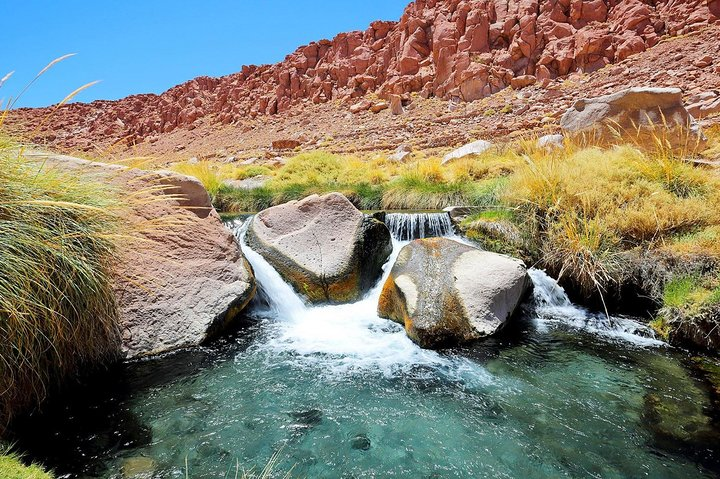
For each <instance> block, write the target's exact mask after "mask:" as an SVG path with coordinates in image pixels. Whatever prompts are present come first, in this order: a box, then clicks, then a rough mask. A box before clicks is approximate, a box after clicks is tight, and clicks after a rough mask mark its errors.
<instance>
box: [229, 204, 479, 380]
mask: <svg viewBox="0 0 720 479" xmlns="http://www.w3.org/2000/svg"><path fill="white" fill-rule="evenodd" d="M250 221H252V218H249V219H247V220H236V221H232V222H228V223H226V224H227V226H228V227H229V228H230V229H231V230H232V231H233V233H234V234H235V237H236V238H237V240H238V242H239V244H240V247H241V249H242V251H243V254H244V255H245V257H246V258H247V260H248V262H249V263H250V264H251V265H252V267H253V270H254V272H255V279H256V281H257V283H258V289H259V291H260V293H259V294H260V295H261V296H262V297H263V298H264V299H265V301H266V302H267V303H268V305H267V310H265V309H263V308H260V307H258V306H255V307H253V308H252V309H251V310H250V311H249V314H250V315H251V316H253V317H256V318H257V319H259V320H266V321H267V323H266V327H265V328H264V329H265V330H266V332H267V334H268V336H269V337H268V339H267V341H265V342H263V343H262V344H260V345H258V346H257V347H261V348H264V349H267V350H269V351H270V352H271V353H272V355H273V356H274V357H278V358H288V357H290V358H297V356H298V355H299V356H301V357H302V358H303V360H304V361H308V362H313V363H320V364H322V366H323V368H324V369H325V370H326V371H327V374H328V375H335V376H338V377H344V376H345V375H347V374H348V373H351V372H357V371H367V370H373V371H380V372H382V373H383V374H385V375H386V376H394V375H395V374H396V373H399V372H401V371H402V372H405V373H406V372H408V371H409V370H416V369H417V368H418V367H423V366H426V367H429V368H431V369H433V370H435V371H442V373H443V374H444V375H445V376H446V377H452V378H454V379H461V380H463V381H465V382H466V383H468V384H471V383H482V384H484V383H486V382H487V381H488V378H489V375H488V374H487V373H486V372H485V371H484V369H482V368H478V367H472V366H471V365H470V362H469V360H459V359H458V360H455V359H453V360H450V359H448V358H446V357H444V356H441V355H439V354H438V353H436V352H434V351H430V350H424V349H421V348H420V347H418V346H417V345H416V344H415V343H413V342H412V341H411V340H410V338H408V337H407V335H406V334H405V329H404V328H403V327H402V326H401V325H399V324H397V323H393V322H392V321H388V320H386V319H382V318H380V317H379V316H378V315H377V303H378V300H379V298H380V293H381V291H382V286H383V284H384V283H385V280H386V279H387V277H388V275H389V274H390V269H391V267H392V265H393V264H394V262H395V259H396V258H397V255H398V254H399V252H400V250H401V249H402V247H403V246H405V245H406V244H407V241H405V242H401V241H397V240H393V251H392V254H391V255H390V258H389V259H388V261H387V263H386V264H385V266H384V267H383V270H384V272H383V275H382V277H381V278H380V279H379V281H378V283H377V284H376V285H375V287H373V288H372V289H371V290H370V291H368V292H367V293H366V294H365V296H364V297H363V298H361V299H360V300H359V301H357V302H355V303H349V304H318V305H313V304H307V303H306V302H305V301H304V300H303V299H302V298H301V297H300V296H299V295H298V294H297V293H296V292H295V290H294V289H293V288H292V286H290V285H289V284H288V283H286V282H285V281H284V280H283V279H282V277H281V276H280V274H279V273H278V272H277V271H276V270H275V269H274V268H273V267H272V265H270V264H269V263H268V262H267V261H266V260H265V259H264V258H263V257H262V256H261V255H260V254H258V253H257V252H255V251H253V249H252V248H250V247H249V246H248V245H247V243H246V242H245V233H246V231H247V228H248V227H249V224H250V223H249V222H250ZM288 355H289V356H288ZM288 360H290V359H288Z"/></svg>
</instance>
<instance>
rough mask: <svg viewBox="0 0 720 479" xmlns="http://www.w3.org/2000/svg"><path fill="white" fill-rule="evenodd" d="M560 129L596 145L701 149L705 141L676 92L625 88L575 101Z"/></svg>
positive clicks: (673, 89) (679, 93)
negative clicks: (627, 142)
mask: <svg viewBox="0 0 720 479" xmlns="http://www.w3.org/2000/svg"><path fill="white" fill-rule="evenodd" d="M560 126H561V127H562V129H563V130H565V131H566V132H567V133H570V134H575V135H577V134H582V135H586V136H588V137H590V138H591V139H593V140H595V141H597V142H599V143H612V142H614V141H617V140H618V139H620V138H625V139H628V138H629V139H631V140H636V141H650V144H654V138H652V137H656V138H661V139H663V140H665V141H667V142H669V144H670V145H671V146H672V147H673V148H687V149H690V150H699V149H702V148H703V147H704V146H705V145H706V143H707V138H705V136H704V135H703V134H702V132H701V131H700V127H699V125H698V123H697V122H696V121H695V119H694V118H693V117H692V116H691V115H690V114H689V113H688V111H687V110H686V109H685V106H684V104H683V100H682V91H681V90H680V89H679V88H629V89H627V90H623V91H620V92H617V93H613V94H612V95H604V96H600V97H597V98H591V99H584V100H578V101H576V102H575V104H573V106H572V107H571V108H570V109H569V110H568V111H567V112H565V114H564V115H563V117H562V119H561V121H560Z"/></svg>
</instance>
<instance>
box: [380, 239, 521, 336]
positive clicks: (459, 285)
mask: <svg viewBox="0 0 720 479" xmlns="http://www.w3.org/2000/svg"><path fill="white" fill-rule="evenodd" d="M531 284H532V282H531V280H530V277H529V276H528V274H527V270H526V269H525V265H524V264H523V263H522V261H520V260H516V259H513V258H510V257H509V256H504V255H499V254H496V253H490V252H487V251H481V250H479V249H477V248H474V247H472V246H468V245H465V244H463V243H459V242H457V241H454V240H452V239H448V238H431V239H422V240H415V241H413V242H412V243H410V244H408V245H407V246H405V247H404V248H403V249H402V250H401V251H400V254H399V255H398V258H397V261H396V262H395V265H394V266H393V268H392V271H391V273H390V276H389V277H388V279H387V281H386V282H385V285H384V286H383V290H382V294H381V296H380V300H379V302H378V314H379V315H380V316H381V317H383V318H388V319H391V320H393V321H395V322H398V323H400V324H402V325H403V326H405V331H406V332H407V334H408V336H409V337H410V338H411V339H412V340H413V341H414V342H416V343H417V344H418V345H420V346H421V347H423V348H437V347H442V346H446V345H452V344H457V343H461V342H465V341H470V340H475V339H480V338H483V337H486V336H489V335H492V334H494V333H495V332H497V331H498V330H499V329H500V328H502V327H503V326H504V325H505V323H506V322H507V321H508V319H510V317H511V316H512V315H513V313H514V312H515V311H516V309H517V307H518V306H519V304H520V302H521V301H522V300H523V298H524V297H525V294H526V293H527V292H528V290H529V289H530V287H531Z"/></svg>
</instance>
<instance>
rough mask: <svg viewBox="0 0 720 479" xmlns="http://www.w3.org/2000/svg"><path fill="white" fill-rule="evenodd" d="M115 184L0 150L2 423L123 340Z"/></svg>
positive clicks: (108, 353)
mask: <svg viewBox="0 0 720 479" xmlns="http://www.w3.org/2000/svg"><path fill="white" fill-rule="evenodd" d="M119 208H120V203H119V201H118V200H117V199H116V195H115V193H114V192H113V191H112V189H111V187H109V186H108V185H106V184H102V183H98V182H94V181H88V179H87V178H84V177H82V176H79V175H77V174H71V173H61V172H59V171H55V170H52V169H50V168H46V167H44V166H43V165H37V164H32V163H29V162H27V161H26V160H25V159H24V157H23V156H22V155H21V154H20V153H18V152H17V150H14V149H10V148H7V147H6V148H3V149H0V264H2V265H3V267H2V270H0V335H1V336H2V337H3V341H2V342H0V392H2V394H1V395H0V398H1V399H0V429H1V428H2V426H3V425H5V424H7V422H8V421H9V419H10V418H11V417H12V415H13V412H14V411H17V410H22V409H24V408H26V407H28V406H33V405H36V404H38V403H39V402H40V401H41V400H42V399H43V398H44V397H45V395H46V394H47V392H48V389H49V388H52V387H53V386H55V385H57V384H58V383H59V382H60V381H61V380H62V378H64V377H66V376H67V375H68V374H72V373H73V372H74V371H77V370H78V368H79V367H80V366H81V365H83V364H90V363H95V362H97V361H103V360H105V359H109V357H110V356H112V355H113V352H114V351H117V347H116V345H117V341H118V339H119V334H118V326H117V311H116V305H115V299H114V295H113V292H112V287H111V263H112V259H113V254H114V251H115V243H114V241H113V237H114V235H116V234H117V231H118V227H119V220H118V216H117V215H116V214H114V212H117V210H118V209H119Z"/></svg>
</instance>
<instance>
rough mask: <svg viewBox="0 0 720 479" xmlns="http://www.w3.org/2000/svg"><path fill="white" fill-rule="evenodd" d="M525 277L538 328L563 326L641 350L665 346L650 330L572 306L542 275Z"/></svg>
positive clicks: (535, 271) (534, 272)
mask: <svg viewBox="0 0 720 479" xmlns="http://www.w3.org/2000/svg"><path fill="white" fill-rule="evenodd" d="M528 273H529V275H530V278H531V279H532V282H533V286H534V289H533V298H532V300H533V306H534V308H533V309H534V312H535V315H536V323H537V324H538V325H539V326H541V327H544V326H548V325H552V324H556V325H564V326H569V327H572V328H577V329H584V330H587V331H590V332H592V333H595V334H598V335H601V336H605V337H610V338H614V339H622V340H624V341H628V342H630V343H634V344H637V345H641V346H659V345H663V344H665V343H663V342H662V341H659V340H658V339H656V338H655V333H654V332H653V331H652V329H650V328H649V327H648V326H646V325H644V324H641V323H639V322H637V321H634V320H633V319H630V318H626V317H622V316H610V317H608V316H606V315H604V314H602V313H593V312H591V311H588V310H586V309H585V308H582V307H580V306H576V305H574V304H573V303H572V302H571V301H570V298H568V296H567V294H566V293H565V290H564V289H563V288H562V287H561V286H560V285H559V284H558V283H557V281H555V280H554V279H552V278H551V277H550V276H548V275H547V274H545V272H544V271H541V270H538V269H530V270H529V271H528Z"/></svg>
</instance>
